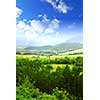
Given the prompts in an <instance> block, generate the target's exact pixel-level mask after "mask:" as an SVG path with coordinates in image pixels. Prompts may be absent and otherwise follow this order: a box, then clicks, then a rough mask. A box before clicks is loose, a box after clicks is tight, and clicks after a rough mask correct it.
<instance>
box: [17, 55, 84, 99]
mask: <svg viewBox="0 0 100 100" xmlns="http://www.w3.org/2000/svg"><path fill="white" fill-rule="evenodd" d="M52 64H56V65H59V64H60V65H62V64H64V65H65V67H56V69H55V68H54V67H55V66H51V65H52ZM54 69H55V71H54ZM16 99H17V100H83V58H82V57H75V58H74V57H73V58H69V57H65V58H55V59H39V58H36V59H30V58H16Z"/></svg>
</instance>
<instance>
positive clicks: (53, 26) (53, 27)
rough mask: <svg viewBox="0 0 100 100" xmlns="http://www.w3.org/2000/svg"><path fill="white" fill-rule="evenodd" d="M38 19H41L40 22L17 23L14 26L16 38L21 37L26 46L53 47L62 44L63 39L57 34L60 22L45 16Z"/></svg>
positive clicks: (22, 21)
mask: <svg viewBox="0 0 100 100" xmlns="http://www.w3.org/2000/svg"><path fill="white" fill-rule="evenodd" d="M40 17H42V20H41V21H40V20H35V19H33V20H30V21H27V22H26V20H25V21H24V20H21V21H19V22H18V23H17V24H16V33H17V36H19V37H20V36H21V37H23V38H24V41H25V42H27V43H25V44H28V45H31V44H32V45H54V44H58V43H61V42H64V41H65V39H64V38H65V37H63V35H62V36H61V35H60V34H59V26H60V21H59V20H58V19H56V18H54V19H52V20H51V19H49V18H48V17H47V15H41V16H40ZM45 23H46V24H45ZM21 39H22V38H20V40H19V41H21ZM17 40H18V38H17ZM22 40H23V39H22Z"/></svg>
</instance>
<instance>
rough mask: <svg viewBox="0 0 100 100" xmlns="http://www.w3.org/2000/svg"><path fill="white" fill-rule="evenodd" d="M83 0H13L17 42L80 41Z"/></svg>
mask: <svg viewBox="0 0 100 100" xmlns="http://www.w3.org/2000/svg"><path fill="white" fill-rule="evenodd" d="M82 37H83V0H16V44H17V45H28V46H42V45H56V44H59V43H64V42H66V41H70V40H71V41H74V40H75V41H77V40H78V41H79V42H82Z"/></svg>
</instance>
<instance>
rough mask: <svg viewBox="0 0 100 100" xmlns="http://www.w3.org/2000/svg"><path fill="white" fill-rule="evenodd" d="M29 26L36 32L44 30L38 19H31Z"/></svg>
mask: <svg viewBox="0 0 100 100" xmlns="http://www.w3.org/2000/svg"><path fill="white" fill-rule="evenodd" d="M31 28H32V29H33V30H34V31H35V32H38V33H42V32H43V30H44V27H43V25H42V23H41V22H40V21H38V20H32V21H31Z"/></svg>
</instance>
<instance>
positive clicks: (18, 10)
mask: <svg viewBox="0 0 100 100" xmlns="http://www.w3.org/2000/svg"><path fill="white" fill-rule="evenodd" d="M22 13H23V11H22V10H21V9H20V8H18V7H16V18H18V17H19V16H20V15H21V14H22Z"/></svg>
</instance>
